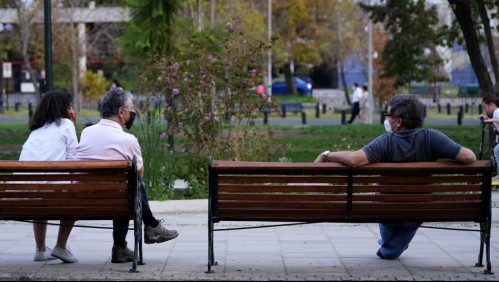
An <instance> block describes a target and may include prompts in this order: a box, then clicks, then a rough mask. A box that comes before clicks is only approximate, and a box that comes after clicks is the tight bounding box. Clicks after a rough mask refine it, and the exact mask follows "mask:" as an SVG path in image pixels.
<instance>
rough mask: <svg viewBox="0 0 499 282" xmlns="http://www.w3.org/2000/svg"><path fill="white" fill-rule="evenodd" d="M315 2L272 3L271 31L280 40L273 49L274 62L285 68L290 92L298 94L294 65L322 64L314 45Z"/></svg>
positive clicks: (279, 0) (293, 0) (303, 0)
mask: <svg viewBox="0 0 499 282" xmlns="http://www.w3.org/2000/svg"><path fill="white" fill-rule="evenodd" d="M314 3H315V2H310V1H305V0H277V1H276V0H275V1H273V2H272V4H273V8H272V17H273V19H272V22H273V25H272V30H273V34H276V35H277V36H278V38H279V40H278V41H276V44H275V46H274V48H273V49H274V50H275V52H273V56H272V58H273V61H274V62H275V64H276V65H280V66H282V70H283V73H284V78H285V80H286V85H287V89H291V91H292V93H291V94H296V93H297V91H296V86H295V85H294V79H293V76H294V69H295V63H296V62H297V61H298V62H302V63H309V64H318V63H320V62H321V57H320V55H319V51H318V49H317V48H316V44H315V43H316V42H315V41H314V39H315V38H314V37H313V34H314V31H313V28H314V26H315V25H314V23H313V21H312V19H313V18H311V13H310V9H311V7H313V5H310V4H314Z"/></svg>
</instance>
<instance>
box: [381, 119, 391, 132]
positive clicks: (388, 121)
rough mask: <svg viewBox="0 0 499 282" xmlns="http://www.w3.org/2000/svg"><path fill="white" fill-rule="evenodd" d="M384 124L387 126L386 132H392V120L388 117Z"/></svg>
mask: <svg viewBox="0 0 499 282" xmlns="http://www.w3.org/2000/svg"><path fill="white" fill-rule="evenodd" d="M383 124H384V126H385V130H386V132H388V133H392V132H393V131H392V125H391V124H390V120H388V119H387V118H386V119H385V121H384V122H383Z"/></svg>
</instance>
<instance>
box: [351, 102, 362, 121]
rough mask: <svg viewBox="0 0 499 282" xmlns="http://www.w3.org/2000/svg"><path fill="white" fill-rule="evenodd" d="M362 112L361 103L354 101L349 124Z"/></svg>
mask: <svg viewBox="0 0 499 282" xmlns="http://www.w3.org/2000/svg"><path fill="white" fill-rule="evenodd" d="M359 113H360V103H359V102H355V103H353V106H352V115H351V116H350V120H349V121H348V123H349V124H351V123H352V122H353V121H354V120H355V117H356V116H357V115H358V114H359Z"/></svg>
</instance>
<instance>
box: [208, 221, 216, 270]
mask: <svg viewBox="0 0 499 282" xmlns="http://www.w3.org/2000/svg"><path fill="white" fill-rule="evenodd" d="M217 264H218V263H217V262H215V254H214V252H213V219H212V218H211V216H210V215H209V216H208V270H207V271H206V273H213V270H212V269H211V266H212V265H217Z"/></svg>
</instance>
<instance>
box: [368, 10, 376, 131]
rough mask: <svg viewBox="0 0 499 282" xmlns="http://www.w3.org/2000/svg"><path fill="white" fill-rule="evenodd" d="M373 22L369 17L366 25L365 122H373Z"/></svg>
mask: <svg viewBox="0 0 499 282" xmlns="http://www.w3.org/2000/svg"><path fill="white" fill-rule="evenodd" d="M372 28H373V24H372V21H371V19H370V18H369V25H368V44H369V45H368V48H367V49H368V55H367V58H368V59H367V61H368V62H367V65H368V71H367V72H368V86H367V88H368V90H367V91H368V93H369V101H368V103H369V108H368V111H367V123H368V124H372V123H373V108H374V99H373V32H372Z"/></svg>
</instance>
